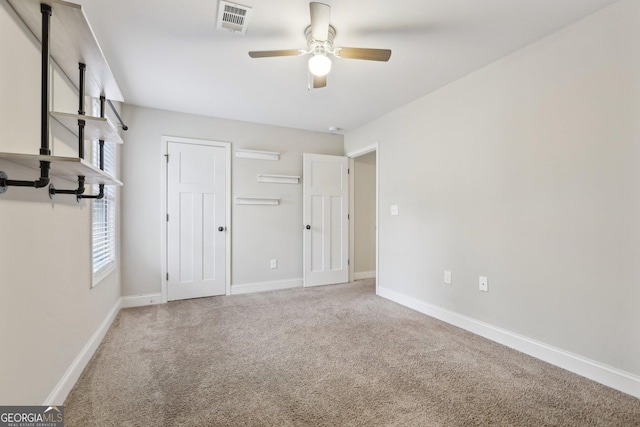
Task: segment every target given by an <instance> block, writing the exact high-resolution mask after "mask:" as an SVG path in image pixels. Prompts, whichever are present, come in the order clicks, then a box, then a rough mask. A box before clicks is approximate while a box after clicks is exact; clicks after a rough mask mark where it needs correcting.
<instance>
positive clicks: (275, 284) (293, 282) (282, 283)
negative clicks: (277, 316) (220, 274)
mask: <svg viewBox="0 0 640 427" xmlns="http://www.w3.org/2000/svg"><path fill="white" fill-rule="evenodd" d="M301 287H302V278H299V279H288V280H273V281H269V282H255V283H243V284H240V285H231V295H240V294H248V293H253V292H265V291H279V290H281V289H291V288H301Z"/></svg>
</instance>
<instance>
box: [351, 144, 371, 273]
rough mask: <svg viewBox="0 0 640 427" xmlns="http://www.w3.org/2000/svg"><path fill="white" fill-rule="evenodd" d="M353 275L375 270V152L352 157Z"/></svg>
mask: <svg viewBox="0 0 640 427" xmlns="http://www.w3.org/2000/svg"><path fill="white" fill-rule="evenodd" d="M353 164H354V171H353V174H354V194H353V195H352V196H351V197H353V198H354V203H353V205H354V212H353V220H354V240H355V241H354V242H353V244H354V258H355V259H354V260H353V262H354V269H353V271H354V274H355V278H356V279H358V278H360V277H363V278H364V276H366V277H369V276H371V274H374V275H375V271H376V153H375V151H373V152H371V153H367V154H365V155H363V156H359V157H356V158H355V159H354V162H353Z"/></svg>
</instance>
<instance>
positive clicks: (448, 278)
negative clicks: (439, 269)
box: [444, 271, 451, 285]
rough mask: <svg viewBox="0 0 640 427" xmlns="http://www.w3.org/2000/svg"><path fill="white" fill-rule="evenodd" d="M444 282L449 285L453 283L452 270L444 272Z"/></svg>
mask: <svg viewBox="0 0 640 427" xmlns="http://www.w3.org/2000/svg"><path fill="white" fill-rule="evenodd" d="M444 283H446V284H447V285H450V284H451V272H450V271H445V272H444Z"/></svg>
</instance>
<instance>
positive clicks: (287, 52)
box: [249, 49, 304, 58]
mask: <svg viewBox="0 0 640 427" xmlns="http://www.w3.org/2000/svg"><path fill="white" fill-rule="evenodd" d="M302 54H304V51H303V50H300V49H284V50H258V51H252V52H249V56H250V57H252V58H271V57H274V56H300V55H302Z"/></svg>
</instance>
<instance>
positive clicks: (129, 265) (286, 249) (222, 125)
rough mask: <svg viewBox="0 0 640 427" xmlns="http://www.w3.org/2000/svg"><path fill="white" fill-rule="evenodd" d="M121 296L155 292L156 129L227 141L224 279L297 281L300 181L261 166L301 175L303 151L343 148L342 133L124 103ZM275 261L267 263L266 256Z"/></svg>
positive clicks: (158, 214)
mask: <svg viewBox="0 0 640 427" xmlns="http://www.w3.org/2000/svg"><path fill="white" fill-rule="evenodd" d="M123 118H124V120H125V122H126V123H127V125H128V126H129V130H128V131H127V132H126V141H127V143H126V144H125V145H124V146H123V163H122V167H123V180H124V181H125V182H126V184H125V186H124V187H123V190H122V192H123V203H122V206H123V230H122V233H123V240H122V245H123V246H122V256H123V270H122V272H123V275H122V283H123V295H125V296H129V295H131V296H133V295H147V294H158V293H160V292H161V283H162V280H163V277H164V273H165V272H164V271H162V268H161V227H162V226H163V225H164V224H165V222H164V221H163V220H162V212H163V208H162V206H161V191H162V184H161V182H160V177H161V171H162V169H161V168H163V167H165V158H164V156H163V154H164V153H163V152H162V144H161V142H162V140H161V138H162V136H174V137H183V138H194V139H205V140H212V141H220V142H230V143H231V152H232V159H231V173H232V175H231V193H232V194H231V196H232V197H231V203H232V205H231V251H232V253H231V265H232V267H231V269H232V271H231V285H232V292H233V291H234V286H236V287H237V286H239V285H253V284H257V283H264V282H286V281H300V280H301V278H302V236H303V235H302V231H303V228H302V184H301V183H299V184H297V185H292V184H264V183H258V182H257V175H258V174H260V173H265V174H274V175H294V176H302V154H303V153H317V154H330V155H342V154H343V152H344V151H343V150H344V147H343V136H342V135H331V134H327V133H320V132H309V131H303V130H298V129H290V128H283V127H275V126H268V125H262V124H256V123H248V122H241V121H235V120H226V119H219V118H213V117H206V116H199V115H193V114H183V113H175V112H170V111H163V110H156V109H151V108H144V107H138V106H132V105H127V104H125V105H124V107H123ZM236 149H251V150H261V151H276V152H280V160H279V161H264V160H254V159H245V158H236V157H235V150H236ZM235 196H245V197H249V196H253V197H279V198H280V199H281V201H280V204H279V205H278V206H252V205H235V204H233V197H235ZM271 259H277V260H278V268H277V269H271V268H270V260H271Z"/></svg>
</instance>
